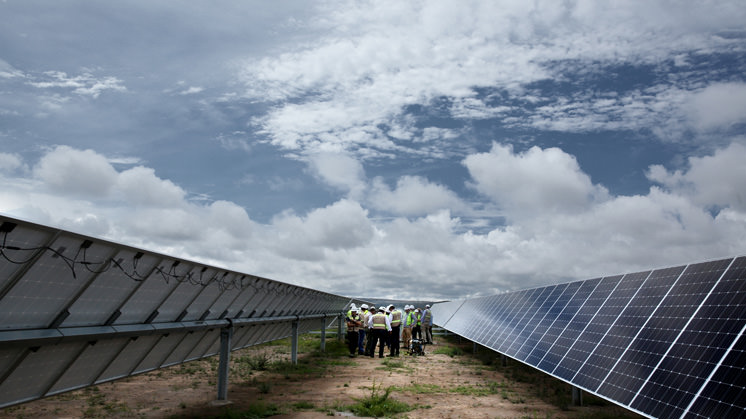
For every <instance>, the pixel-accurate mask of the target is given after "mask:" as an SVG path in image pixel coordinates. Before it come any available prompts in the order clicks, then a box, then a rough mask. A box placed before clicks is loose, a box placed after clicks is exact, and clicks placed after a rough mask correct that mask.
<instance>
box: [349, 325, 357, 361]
mask: <svg viewBox="0 0 746 419" xmlns="http://www.w3.org/2000/svg"><path fill="white" fill-rule="evenodd" d="M357 339H358V332H357V330H356V331H354V332H351V331H349V330H348V331H347V348H348V349H349V350H350V355H355V352H356V350H357Z"/></svg>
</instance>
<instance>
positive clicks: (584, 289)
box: [530, 278, 601, 371]
mask: <svg viewBox="0 0 746 419" xmlns="http://www.w3.org/2000/svg"><path fill="white" fill-rule="evenodd" d="M600 281H601V278H596V279H590V280H587V281H581V282H580V287H579V288H578V291H577V292H576V293H575V295H574V296H573V298H572V299H571V300H570V302H569V303H568V304H567V307H566V308H565V310H564V311H563V312H562V313H561V314H560V315H559V317H558V321H557V322H555V324H553V325H552V327H551V328H550V329H549V330H548V331H547V333H546V334H545V336H544V338H542V341H541V342H540V343H539V344H538V345H537V346H536V348H535V349H534V350H535V351H537V352H538V353H537V355H539V354H541V359H540V360H539V361H538V368H539V369H541V370H543V371H554V369H555V368H556V367H557V364H558V363H559V361H560V360H561V359H562V356H563V355H564V354H565V353H566V352H567V350H568V349H570V347H569V345H567V346H562V345H561V344H559V345H558V342H559V340H560V337H561V336H562V335H563V334H564V333H565V331H566V330H567V329H568V327H570V326H571V325H573V324H575V325H579V322H575V323H573V320H574V319H575V317H576V316H577V315H578V314H579V313H580V312H581V310H583V309H584V307H585V306H586V301H587V300H588V298H589V297H590V296H591V293H592V292H593V290H594V289H596V287H597V286H598V284H599V282H600ZM579 333H580V331H579V330H578V331H577V333H575V336H577V335H578V334H579ZM553 349H554V350H553ZM542 352H543V354H542ZM560 354H562V355H560ZM532 355H533V354H532ZM530 364H531V365H535V366H536V365H537V364H536V363H530Z"/></svg>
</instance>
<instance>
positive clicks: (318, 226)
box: [272, 199, 375, 260]
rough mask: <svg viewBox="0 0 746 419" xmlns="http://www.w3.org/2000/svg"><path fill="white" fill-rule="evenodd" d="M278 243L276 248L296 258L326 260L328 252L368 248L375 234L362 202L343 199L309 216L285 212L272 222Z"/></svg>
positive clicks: (275, 244) (275, 243) (316, 210)
mask: <svg viewBox="0 0 746 419" xmlns="http://www.w3.org/2000/svg"><path fill="white" fill-rule="evenodd" d="M272 226H273V227H274V230H275V231H276V232H277V240H276V241H275V242H274V243H272V246H273V247H274V248H275V249H277V251H278V252H280V253H281V254H283V255H286V256H287V257H290V258H294V259H302V260H317V259H321V258H323V255H324V249H331V250H341V249H350V248H355V247H359V246H364V245H365V244H367V243H368V242H369V241H370V240H371V239H372V237H373V235H374V233H375V231H374V228H373V225H372V223H371V221H370V220H369V219H368V212H367V211H366V210H365V209H363V208H362V207H361V206H360V204H359V203H357V202H355V201H350V200H347V199H343V200H340V201H337V202H335V203H334V204H331V205H329V206H327V207H325V208H319V209H315V210H313V211H311V212H309V213H308V214H307V215H306V216H305V217H301V216H297V215H295V214H293V213H283V214H280V215H278V216H277V217H275V219H274V220H273V222H272Z"/></svg>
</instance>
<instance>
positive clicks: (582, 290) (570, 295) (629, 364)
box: [434, 257, 746, 418]
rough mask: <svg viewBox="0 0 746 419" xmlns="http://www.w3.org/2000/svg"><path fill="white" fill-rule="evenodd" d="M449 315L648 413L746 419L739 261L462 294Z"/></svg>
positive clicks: (745, 295) (744, 285)
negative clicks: (467, 296) (473, 296)
mask: <svg viewBox="0 0 746 419" xmlns="http://www.w3.org/2000/svg"><path fill="white" fill-rule="evenodd" d="M434 310H435V311H436V312H437V310H438V305H437V304H436V305H435V307H434ZM449 315H450V320H449V321H448V323H447V325H446V328H447V329H449V330H452V329H451V327H450V326H451V325H452V324H453V325H459V324H461V323H462V322H465V321H466V319H468V318H469V316H476V317H473V318H478V319H479V321H478V322H474V323H472V325H471V326H472V327H468V328H463V327H462V328H461V329H463V330H465V331H467V332H468V334H465V335H463V336H465V337H467V338H469V339H474V338H478V339H479V342H480V343H482V344H485V346H488V347H489V348H492V349H494V350H496V351H497V352H500V353H503V354H505V355H508V356H511V357H513V358H515V359H517V360H519V361H522V362H525V363H527V364H529V365H533V366H536V367H537V368H539V369H541V370H543V371H545V372H547V373H549V374H552V375H554V376H555V377H558V378H560V379H563V380H565V381H567V382H568V383H571V384H573V385H575V386H577V387H579V388H582V389H585V390H587V391H589V392H591V393H593V394H597V395H599V396H601V397H604V398H607V399H608V400H611V401H613V402H615V403H617V404H620V405H622V406H625V407H627V408H629V409H630V410H633V411H636V412H638V413H642V414H644V415H646V416H650V417H666V418H667V417H691V418H695V417H713V416H717V417H724V418H725V417H728V418H730V417H746V378H745V377H746V371H744V368H745V366H746V336H745V333H746V257H739V258H737V259H725V260H719V261H712V262H704V263H697V264H692V265H688V266H679V267H673V268H665V269H657V270H654V271H644V272H637V273H632V274H626V275H618V276H610V277H604V278H596V279H590V280H585V281H577V282H572V283H569V284H560V285H552V286H548V287H543V288H535V289H531V290H523V291H517V292H513V293H508V294H501V295H499V296H495V297H493V298H489V297H488V298H486V299H480V301H478V302H477V301H472V300H465V301H461V302H459V306H458V308H456V309H455V311H454V310H453V306H451V307H450V309H449ZM456 333H458V332H456Z"/></svg>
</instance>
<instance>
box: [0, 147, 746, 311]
mask: <svg viewBox="0 0 746 419" xmlns="http://www.w3.org/2000/svg"><path fill="white" fill-rule="evenodd" d="M62 156H65V157H72V158H73V160H75V159H76V158H77V161H78V165H77V166H78V168H79V169H80V170H82V171H83V172H85V173H89V174H91V175H93V174H97V173H99V172H102V173H105V174H106V173H109V174H110V176H113V177H112V179H111V180H109V181H108V182H106V185H109V186H108V189H107V188H98V189H97V188H96V187H93V188H89V189H87V191H88V193H87V194H78V196H79V198H78V199H71V198H70V197H69V195H65V194H68V192H62V191H63V190H64V188H65V185H64V184H59V183H53V182H55V180H54V179H53V178H52V175H51V173H55V172H45V170H48V171H51V170H52V169H53V168H57V169H58V170H59V172H58V173H60V176H59V177H61V178H67V179H70V174H69V173H68V172H69V171H70V169H69V167H67V166H65V165H62V164H53V163H55V162H56V160H55V159H57V158H60V157H62ZM744 157H746V149H745V148H744V146H743V145H741V144H740V143H733V144H731V145H730V146H729V147H727V148H725V149H720V150H716V151H715V152H713V153H712V154H711V155H708V156H703V157H697V158H691V159H690V160H689V164H688V166H687V167H685V168H681V169H678V170H674V171H669V170H667V169H665V168H663V167H658V166H653V167H651V169H650V171H649V176H650V178H651V180H654V181H656V182H659V183H660V184H661V185H662V187H654V188H651V189H650V191H649V192H648V193H647V194H644V195H634V196H608V193H607V192H606V191H605V190H604V189H603V188H602V187H601V186H599V185H593V184H592V182H591V181H590V178H589V177H588V175H587V174H585V173H584V172H583V171H582V170H581V168H580V167H578V164H577V162H576V161H575V159H574V158H573V157H572V156H571V155H569V154H567V153H565V152H563V151H562V150H559V149H555V148H549V149H539V148H532V149H528V150H526V151H525V152H522V153H516V152H515V151H514V150H512V149H511V148H510V147H508V146H503V145H499V144H494V145H493V148H492V150H490V152H487V153H475V154H473V155H471V156H468V157H467V158H466V159H465V160H464V165H465V166H466V167H467V168H468V169H469V173H471V175H472V183H473V184H474V187H475V188H476V189H477V190H479V191H480V192H481V193H483V194H484V195H485V196H487V197H489V198H490V199H492V200H494V201H496V202H498V203H500V204H501V205H504V206H505V207H506V208H508V209H509V210H510V212H509V214H510V216H509V217H508V222H507V223H506V224H503V225H499V226H496V227H494V228H492V229H491V231H488V232H485V233H475V232H471V231H469V230H468V229H467V228H465V224H464V223H463V222H462V220H461V219H460V218H459V217H457V216H454V215H453V213H452V212H451V211H450V210H448V209H441V210H437V208H438V207H440V206H448V205H451V206H454V205H457V204H458V203H459V202H461V203H462V204H463V205H466V204H468V203H466V202H463V201H459V200H458V198H457V197H455V194H453V193H452V192H450V191H449V190H448V189H447V188H445V187H444V186H442V185H438V184H435V183H432V182H430V181H428V180H427V179H425V178H421V177H404V178H402V179H401V180H400V181H399V182H398V183H397V186H396V188H394V189H389V188H388V187H385V186H383V185H380V184H378V186H377V187H378V188H380V189H379V190H378V192H379V193H381V194H383V195H388V196H390V197H393V198H396V197H399V198H402V199H403V200H405V201H407V202H406V203H401V204H400V205H402V206H401V208H399V209H397V208H390V209H389V210H390V211H392V212H393V211H397V210H398V211H400V212H403V213H404V212H406V213H408V214H415V213H417V212H418V211H422V212H427V214H426V215H415V216H408V217H403V216H397V217H393V218H385V219H377V218H375V217H373V216H371V214H370V213H369V211H368V209H367V208H366V206H365V205H363V204H362V203H361V202H359V201H356V200H353V199H350V198H346V199H340V200H338V201H336V202H334V203H333V204H330V205H327V206H325V207H322V208H316V209H312V210H309V211H308V212H307V213H305V214H302V215H298V214H295V213H293V212H284V213H280V214H277V215H276V216H275V217H274V218H273V219H272V220H271V222H269V223H267V224H260V223H256V222H254V221H252V220H251V219H250V218H249V216H248V214H247V213H246V211H245V210H244V208H242V207H240V206H239V205H237V204H236V203H234V202H229V201H215V202H209V203H200V204H197V203H194V202H190V201H188V200H187V199H186V198H185V195H186V193H185V191H184V190H182V189H181V188H180V187H178V186H177V185H175V184H174V183H173V182H171V181H169V180H167V179H159V178H158V177H156V176H155V174H154V172H153V170H152V169H149V168H147V167H135V168H132V169H129V170H125V171H123V172H117V171H116V170H114V169H113V168H112V167H111V166H107V163H106V158H105V157H103V156H101V155H99V154H97V153H95V152H93V151H90V150H88V151H81V150H75V149H71V148H69V147H68V148H57V149H54V150H50V151H49V152H48V153H47V155H45V156H43V157H42V159H41V160H40V163H38V164H37V165H35V166H34V167H35V171H34V172H33V173H34V176H33V177H24V175H23V173H22V172H20V173H19V172H16V174H10V175H6V176H16V177H15V178H13V179H12V181H11V182H9V184H10V185H11V186H10V187H8V188H4V189H3V190H2V191H0V211H3V212H13V213H15V212H16V211H17V210H18V209H19V208H22V213H23V214H24V217H31V218H33V219H34V220H36V221H41V222H44V223H49V224H52V225H60V226H63V228H70V229H72V230H74V231H78V232H82V233H88V234H95V235H100V236H104V237H108V238H111V239H114V240H116V241H119V242H124V243H127V244H131V245H135V246H142V247H145V248H147V249H153V250H157V251H160V252H164V253H167V254H172V255H175V256H179V257H185V258H190V259H196V260H201V261H205V262H207V263H212V264H216V265H218V266H227V267H229V268H232V269H236V270H239V271H244V272H248V273H253V274H257V275H262V276H267V277H270V278H275V279H279V280H283V281H289V282H293V283H299V284H302V285H306V286H313V287H319V288H322V289H325V290H331V291H334V292H337V293H340V294H343V295H361V294H364V293H367V292H370V293H371V294H374V295H380V296H389V297H391V298H435V299H438V298H456V297H463V296H467V295H477V294H482V295H484V294H491V293H495V292H498V291H502V290H506V289H515V288H524V287H529V286H537V285H545V284H549V283H556V282H558V281H561V280H569V279H579V278H589V277H591V276H593V275H605V274H609V273H614V274H616V273H622V272H630V271H633V270H636V269H645V268H650V267H651V266H665V265H668V264H671V265H672V264H678V263H686V262H690V261H693V260H702V259H707V258H714V257H723V256H728V255H733V254H738V253H739V252H741V251H742V249H743V248H744V247H745V246H746V208H744V205H743V196H742V193H741V191H743V190H746V188H745V187H744V185H743V179H744V178H745V177H744V175H743V174H742V173H741V171H739V170H735V171H734V170H732V169H733V167H740V166H741V165H737V163H738V162H740V161H742V160H743V158H744ZM42 161H43V162H44V163H43V164H42ZM85 164H89V165H90V167H87V168H86V167H82V166H84V165H85ZM734 164H736V165H737V166H734ZM42 167H43V170H42V169H41V168H42ZM93 169H96V170H93ZM112 173H113V175H111V174H112ZM42 174H43V176H42ZM73 180H75V178H73ZM50 182H51V183H50ZM376 182H378V181H376ZM376 182H374V184H375V183H376ZM52 184H53V185H56V186H59V188H63V189H59V188H50V187H48V186H49V185H52ZM45 185H46V186H45ZM123 185H130V186H129V187H125V186H123ZM134 185H140V186H141V187H142V188H144V189H146V190H147V192H143V191H138V190H137V188H135V187H134ZM711 185H719V186H720V185H722V188H715V189H712V188H706V187H705V186H711ZM102 190H103V191H105V190H112V191H115V190H118V191H120V193H121V196H120V197H119V198H118V199H116V200H114V199H112V198H111V196H109V197H105V196H104V194H102ZM78 192H80V191H78ZM92 192H96V193H92ZM138 193H141V196H139V197H138V195H137V194H138ZM410 195H411V196H410ZM409 198H417V199H411V200H408V199H409ZM136 199H139V200H140V201H139V202H141V205H139V206H137V205H135V206H133V205H131V202H133V201H134V200H136ZM417 200H420V201H423V202H426V203H428V205H423V204H422V203H419V204H418V203H417V202H416V201H417ZM454 200H455V201H454ZM436 202H440V205H434V203H436ZM418 205H419V206H418ZM469 205H472V206H473V205H475V204H474V203H471V204H469ZM711 205H720V206H727V207H725V208H723V209H721V211H719V212H718V213H717V214H713V213H712V212H711V211H709V210H708V207H709V206H711ZM539 207H549V208H553V209H554V211H549V212H541V213H540V212H533V213H531V211H532V209H533V208H539ZM524 212H525V213H530V214H532V216H524V215H523V214H524ZM370 281H374V283H375V284H376V287H374V288H369V287H368V288H365V287H364V286H362V285H361V284H366V283H370ZM361 287H362V288H361Z"/></svg>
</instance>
